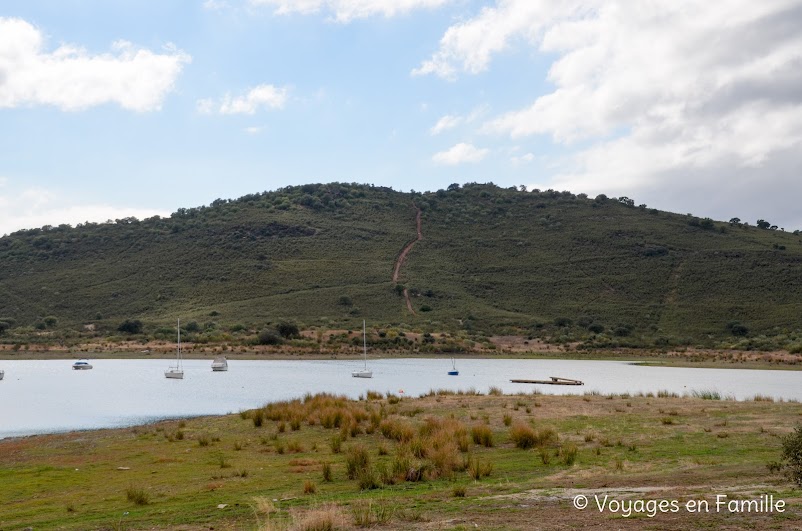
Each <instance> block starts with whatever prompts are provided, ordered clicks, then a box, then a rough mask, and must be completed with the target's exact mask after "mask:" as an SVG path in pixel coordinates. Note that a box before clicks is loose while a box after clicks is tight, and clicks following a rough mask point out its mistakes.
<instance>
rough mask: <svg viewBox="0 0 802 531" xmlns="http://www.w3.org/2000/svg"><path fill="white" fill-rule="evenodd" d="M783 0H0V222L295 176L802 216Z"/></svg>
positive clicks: (206, 193) (125, 209)
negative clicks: (535, 191) (489, 187)
mask: <svg viewBox="0 0 802 531" xmlns="http://www.w3.org/2000/svg"><path fill="white" fill-rule="evenodd" d="M800 28H802V0H761V1H760V2H755V1H754V0H719V1H716V2H699V1H698V0H692V1H691V0H645V1H637V2H632V1H627V2H613V1H601V0H599V1H596V0H539V1H535V0H496V1H484V2H482V1H472V0H294V1H293V0H59V1H57V2H56V1H52V0H19V1H18V0H5V1H4V2H2V4H0V235H1V234H6V233H10V232H13V231H16V230H19V229H23V228H33V227H40V226H43V225H59V224H62V223H68V224H72V225H75V224H77V223H82V222H85V221H95V222H102V221H106V220H109V219H119V218H124V217H129V216H135V217H138V218H140V219H141V218H145V217H150V216H153V215H163V216H164V215H169V214H170V213H171V212H173V211H175V210H176V209H178V208H181V207H194V206H200V205H204V204H209V203H211V202H212V201H214V200H215V199H218V198H225V199H229V198H236V197H240V196H242V195H245V194H250V193H256V192H262V191H265V190H274V189H276V188H281V187H284V186H288V185H296V184H304V183H311V182H332V181H340V182H360V183H373V184H376V185H381V186H391V187H393V188H394V189H396V190H403V191H408V190H418V191H423V190H432V191H433V190H437V189H440V188H445V187H447V186H448V185H450V184H452V183H466V182H489V181H492V182H495V183H496V184H498V185H501V186H519V185H522V184H523V185H526V186H527V187H528V188H530V189H532V188H539V189H549V188H552V189H556V190H570V191H572V192H574V193H586V194H588V195H590V196H591V197H593V196H595V195H597V194H600V193H604V194H607V195H608V196H611V197H612V196H616V197H619V196H627V197H629V198H632V199H634V200H635V203H636V204H641V203H645V204H647V205H648V206H649V207H655V208H659V209H663V210H670V211H673V212H680V213H693V214H695V215H698V216H709V217H712V218H714V219H719V220H729V219H730V218H732V217H739V218H741V219H742V220H744V221H748V222H750V223H752V224H754V222H755V221H756V220H757V219H758V218H763V219H767V220H769V221H770V222H771V223H772V224H776V225H778V226H779V227H782V228H785V229H786V230H793V229H799V228H802V208H798V207H797V203H798V202H799V198H800V197H802V149H800V148H801V147H802V31H800Z"/></svg>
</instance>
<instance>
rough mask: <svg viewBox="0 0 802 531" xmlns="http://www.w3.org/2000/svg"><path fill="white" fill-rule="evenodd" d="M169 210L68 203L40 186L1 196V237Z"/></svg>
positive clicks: (139, 217) (140, 216) (166, 214)
mask: <svg viewBox="0 0 802 531" xmlns="http://www.w3.org/2000/svg"><path fill="white" fill-rule="evenodd" d="M157 215H158V216H169V215H170V213H169V212H167V211H163V210H157V209H151V208H131V207H120V206H115V205H106V204H70V203H65V202H64V196H63V194H60V193H56V192H55V191H53V190H48V189H46V188H42V187H33V188H27V189H24V190H21V191H18V192H7V193H2V195H0V236H2V235H4V234H9V233H12V232H15V231H18V230H20V229H32V228H38V227H43V226H45V225H52V226H58V225H61V224H69V225H73V226H75V225H77V224H78V223H85V222H87V221H91V222H95V223H102V222H104V221H107V220H109V219H123V218H127V217H135V218H137V219H145V218H149V217H152V216H157Z"/></svg>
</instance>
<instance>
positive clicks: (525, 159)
mask: <svg viewBox="0 0 802 531" xmlns="http://www.w3.org/2000/svg"><path fill="white" fill-rule="evenodd" d="M533 160H535V156H534V155H533V154H532V153H524V154H523V155H521V156H520V157H519V156H513V157H510V162H512V164H513V165H514V166H520V165H522V164H529V163H530V162H532V161H533Z"/></svg>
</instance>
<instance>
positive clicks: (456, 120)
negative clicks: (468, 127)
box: [429, 114, 462, 136]
mask: <svg viewBox="0 0 802 531" xmlns="http://www.w3.org/2000/svg"><path fill="white" fill-rule="evenodd" d="M461 123H462V118H460V117H459V116H454V115H452V114H447V115H445V116H443V117H442V118H440V119H439V120H437V123H436V124H434V127H432V128H431V129H430V130H429V132H430V133H431V134H432V136H434V135H439V134H440V133H442V132H443V131H446V130H448V129H453V128H454V127H457V126H458V125H459V124H461Z"/></svg>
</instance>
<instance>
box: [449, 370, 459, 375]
mask: <svg viewBox="0 0 802 531" xmlns="http://www.w3.org/2000/svg"><path fill="white" fill-rule="evenodd" d="M448 375H449V376H459V371H448Z"/></svg>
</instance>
